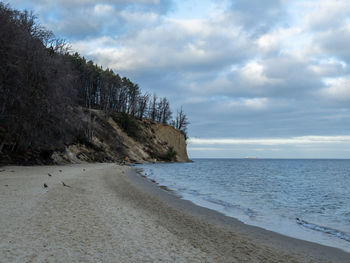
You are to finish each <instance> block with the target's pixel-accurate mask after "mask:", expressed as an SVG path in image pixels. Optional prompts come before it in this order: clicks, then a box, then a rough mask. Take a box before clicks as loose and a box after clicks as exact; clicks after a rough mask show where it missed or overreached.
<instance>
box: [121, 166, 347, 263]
mask: <svg viewBox="0 0 350 263" xmlns="http://www.w3.org/2000/svg"><path fill="white" fill-rule="evenodd" d="M128 179H129V180H130V182H131V183H132V184H133V185H134V186H136V187H137V188H138V189H139V190H140V191H144V192H147V193H148V194H151V195H152V196H154V197H156V198H158V199H160V200H161V202H164V203H166V205H167V206H169V207H171V208H173V209H176V210H179V211H181V212H182V213H184V214H185V215H189V216H191V217H194V218H195V219H196V220H199V221H204V222H206V223H207V222H208V223H209V224H211V225H212V226H213V227H215V228H218V229H220V230H219V231H223V232H226V233H227V232H231V233H232V234H233V235H235V234H238V235H242V236H244V237H245V238H247V240H249V241H252V243H255V244H254V245H262V246H265V245H266V243H268V244H269V245H268V246H267V250H270V249H277V250H278V251H279V252H280V253H282V254H284V253H285V255H286V256H287V257H288V256H289V255H299V256H300V255H304V256H305V255H306V258H304V259H303V256H302V257H301V258H298V260H297V262H304V260H305V262H309V260H311V262H314V261H315V262H350V253H348V252H346V251H344V250H341V249H339V248H335V247H330V246H325V245H322V244H318V243H315V242H310V241H306V240H302V239H297V238H293V237H289V236H286V235H283V234H279V233H277V232H273V231H270V230H266V229H263V228H261V227H258V226H253V225H248V224H245V223H243V222H242V221H240V220H238V219H236V218H234V217H230V216H226V215H225V214H223V213H221V212H218V211H215V210H212V209H210V208H206V207H202V206H199V205H197V204H194V203H193V202H191V201H189V200H185V199H182V198H181V197H180V196H179V195H177V194H176V193H175V192H174V191H172V190H170V189H168V188H166V189H164V188H162V187H161V186H160V185H159V184H158V183H157V182H152V181H151V180H150V179H149V178H147V177H146V176H144V175H142V174H141V173H140V172H139V171H138V169H134V171H131V172H129V173H128ZM165 187H166V186H165ZM286 260H287V261H286V262H289V261H293V260H292V258H290V259H286ZM283 262H284V261H283Z"/></svg>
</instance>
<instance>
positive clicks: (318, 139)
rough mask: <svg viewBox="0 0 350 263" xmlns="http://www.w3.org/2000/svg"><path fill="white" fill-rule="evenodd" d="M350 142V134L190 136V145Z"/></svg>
mask: <svg viewBox="0 0 350 263" xmlns="http://www.w3.org/2000/svg"><path fill="white" fill-rule="evenodd" d="M335 143H337V144H339V143H346V144H350V136H349V135H348V136H300V137H291V138H266V139H199V138H190V139H189V140H188V144H189V145H270V146H271V145H288V144H292V145H296V144H304V145H305V144H335Z"/></svg>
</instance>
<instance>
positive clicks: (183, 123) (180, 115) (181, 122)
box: [173, 106, 190, 137]
mask: <svg viewBox="0 0 350 263" xmlns="http://www.w3.org/2000/svg"><path fill="white" fill-rule="evenodd" d="M173 123H174V125H175V126H174V127H175V128H176V129H179V130H181V131H183V132H184V133H185V136H186V137H187V126H188V124H190V123H189V121H188V119H187V116H186V114H185V113H184V111H183V109H182V106H181V108H180V110H177V113H176V119H175V121H173Z"/></svg>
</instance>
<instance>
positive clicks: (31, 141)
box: [0, 2, 188, 153]
mask: <svg viewBox="0 0 350 263" xmlns="http://www.w3.org/2000/svg"><path fill="white" fill-rule="evenodd" d="M0 62H1V63H0V153H1V152H2V150H3V148H4V147H7V149H6V150H7V151H23V150H26V149H31V150H33V149H38V150H39V151H40V150H42V149H51V148H55V149H57V148H63V147H64V145H67V144H69V143H72V142H73V140H74V138H75V136H76V135H77V134H78V133H79V132H81V130H86V127H85V126H86V123H84V122H83V121H82V120H80V119H79V118H78V111H79V109H78V107H77V106H79V105H80V106H82V107H85V108H90V109H101V110H104V111H105V112H109V111H115V112H123V113H127V114H129V115H130V116H132V117H135V118H140V119H142V118H148V119H150V120H153V121H157V122H162V123H171V124H172V125H174V126H175V128H178V129H181V130H182V131H184V132H185V131H186V126H187V124H188V121H187V117H186V115H185V114H184V113H183V111H182V109H181V110H180V111H177V116H176V117H175V120H173V121H171V117H172V112H171V110H170V104H169V101H168V99H167V98H157V96H156V95H155V94H154V95H152V96H151V95H150V94H147V93H146V94H142V92H141V90H140V87H139V86H138V85H137V84H134V83H133V82H132V81H131V80H130V79H128V78H125V77H120V76H119V75H118V74H115V73H114V72H113V71H112V70H110V69H103V68H102V67H100V66H98V65H96V64H94V63H93V62H92V61H86V59H85V58H84V57H81V56H80V55H79V54H77V53H75V54H71V53H70V52H69V46H68V45H67V44H66V43H65V42H64V41H62V40H59V39H57V38H55V37H54V35H53V33H52V32H50V31H48V30H46V29H45V28H43V27H42V26H41V25H40V24H38V23H37V21H36V17H35V16H34V15H33V13H30V12H27V11H23V12H21V11H17V10H14V9H12V8H10V7H9V6H8V5H5V4H3V3H1V2H0ZM90 121H91V120H90ZM87 123H88V122H87ZM9 148H11V149H9Z"/></svg>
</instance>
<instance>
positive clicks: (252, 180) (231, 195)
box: [137, 159, 350, 252]
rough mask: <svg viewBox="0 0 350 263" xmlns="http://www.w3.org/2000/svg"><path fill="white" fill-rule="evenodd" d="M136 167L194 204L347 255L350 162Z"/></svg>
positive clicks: (240, 162) (349, 246) (218, 162)
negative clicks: (336, 249)
mask: <svg viewBox="0 0 350 263" xmlns="http://www.w3.org/2000/svg"><path fill="white" fill-rule="evenodd" d="M137 167H138V168H141V170H142V173H143V174H144V175H145V176H146V177H148V178H149V179H152V180H154V181H156V183H157V184H159V185H162V186H166V187H167V188H169V189H170V190H173V191H174V192H175V193H176V194H177V195H179V196H180V197H181V198H182V199H185V200H189V201H191V202H193V203H194V204H196V205H199V206H203V207H206V208H209V209H213V210H216V211H218V212H221V213H223V214H225V215H227V216H230V217H233V218H236V219H238V220H240V221H242V222H244V223H246V224H249V225H254V226H258V227H261V228H264V229H267V230H271V231H274V232H277V233H280V234H283V235H287V236H290V237H294V238H299V239H303V240H307V241H311V242H316V243H319V244H323V245H327V246H332V247H337V248H340V249H342V250H345V251H347V252H350V160H334V159H332V160H324V159H314V160H313V159H194V160H193V162H191V163H155V164H142V165H137Z"/></svg>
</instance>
